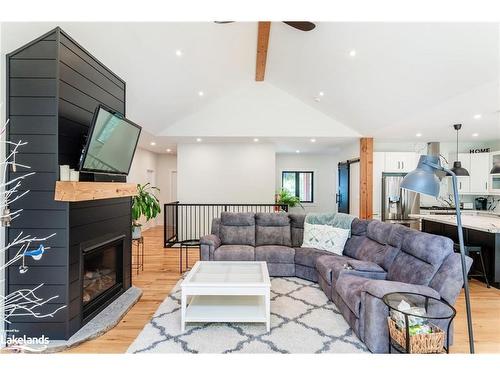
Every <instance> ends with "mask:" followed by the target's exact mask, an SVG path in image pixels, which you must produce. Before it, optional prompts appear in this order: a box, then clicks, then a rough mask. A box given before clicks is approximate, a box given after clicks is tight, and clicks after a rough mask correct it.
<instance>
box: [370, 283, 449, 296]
mask: <svg viewBox="0 0 500 375" xmlns="http://www.w3.org/2000/svg"><path fill="white" fill-rule="evenodd" d="M363 291H364V292H366V293H368V294H370V295H372V296H374V297H377V298H382V297H383V296H384V295H386V294H389V293H396V292H406V293H418V294H422V295H424V296H428V297H434V298H440V295H439V293H438V292H437V291H435V290H434V289H432V288H430V287H428V286H425V285H415V284H407V283H401V282H399V281H391V280H372V281H370V282H369V283H366V284H365V285H364V287H363Z"/></svg>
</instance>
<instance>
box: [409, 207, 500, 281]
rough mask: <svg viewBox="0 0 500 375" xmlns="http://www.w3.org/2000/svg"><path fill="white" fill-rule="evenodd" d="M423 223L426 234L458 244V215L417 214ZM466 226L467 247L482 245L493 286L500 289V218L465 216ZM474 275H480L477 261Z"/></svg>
mask: <svg viewBox="0 0 500 375" xmlns="http://www.w3.org/2000/svg"><path fill="white" fill-rule="evenodd" d="M410 217H411V218H414V219H420V220H421V230H422V232H427V233H432V234H438V235H441V236H445V237H448V238H451V239H452V240H453V242H455V243H458V233H457V218H456V216H455V215H442V214H437V215H436V214H426V215H421V214H414V215H410ZM462 226H463V232H464V241H465V245H470V246H481V248H482V249H483V251H482V252H483V258H484V262H485V267H486V275H487V277H488V280H489V282H490V284H491V285H492V286H494V287H496V288H499V289H500V216H499V215H496V214H482V213H478V212H473V213H463V214H462ZM472 267H473V270H472V271H471V273H478V269H480V262H479V259H474V264H473V266H472Z"/></svg>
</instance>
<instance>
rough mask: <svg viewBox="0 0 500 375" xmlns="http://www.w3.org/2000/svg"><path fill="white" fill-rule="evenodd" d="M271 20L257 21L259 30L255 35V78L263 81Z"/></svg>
mask: <svg viewBox="0 0 500 375" xmlns="http://www.w3.org/2000/svg"><path fill="white" fill-rule="evenodd" d="M270 31H271V22H268V21H264V22H262V21H261V22H259V32H258V35H257V62H256V65H255V80H256V81H263V80H264V76H265V75H266V60H267V48H268V46H269V32H270Z"/></svg>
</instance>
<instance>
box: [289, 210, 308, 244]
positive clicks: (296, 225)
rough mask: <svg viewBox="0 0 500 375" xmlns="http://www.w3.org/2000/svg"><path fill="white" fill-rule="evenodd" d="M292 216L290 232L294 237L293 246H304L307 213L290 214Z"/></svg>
mask: <svg viewBox="0 0 500 375" xmlns="http://www.w3.org/2000/svg"><path fill="white" fill-rule="evenodd" d="M288 217H289V218H290V232H291V237H292V247H300V246H302V241H303V239H304V221H305V218H306V215H305V214H288Z"/></svg>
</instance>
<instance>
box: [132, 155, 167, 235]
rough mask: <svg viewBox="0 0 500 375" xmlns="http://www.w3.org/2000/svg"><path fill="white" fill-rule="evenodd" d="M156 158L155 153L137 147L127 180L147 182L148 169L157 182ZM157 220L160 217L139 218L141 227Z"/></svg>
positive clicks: (139, 182)
mask: <svg viewBox="0 0 500 375" xmlns="http://www.w3.org/2000/svg"><path fill="white" fill-rule="evenodd" d="M156 160H157V154H155V153H154V152H151V151H148V150H144V149H142V148H139V147H138V148H137V150H136V151H135V155H134V160H133V161H132V166H131V167H130V173H129V174H128V177H127V182H130V183H134V184H141V185H144V184H146V183H148V182H149V181H148V171H153V173H154V174H155V176H156V184H158V171H157V164H156ZM160 216H161V215H160ZM159 220H160V219H159V218H157V219H155V220H150V221H149V222H147V223H146V221H145V220H144V219H141V220H140V222H141V223H142V224H143V229H147V228H150V227H152V226H154V225H156V224H158V222H159Z"/></svg>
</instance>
